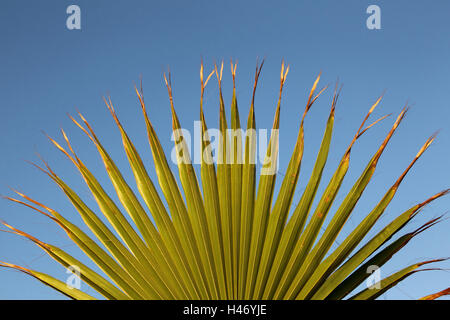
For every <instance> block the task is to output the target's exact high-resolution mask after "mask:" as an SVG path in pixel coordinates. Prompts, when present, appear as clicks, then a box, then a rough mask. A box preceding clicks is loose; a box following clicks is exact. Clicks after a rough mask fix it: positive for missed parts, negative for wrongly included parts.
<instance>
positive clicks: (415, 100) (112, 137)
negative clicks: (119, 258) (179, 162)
mask: <svg viewBox="0 0 450 320" xmlns="http://www.w3.org/2000/svg"><path fill="white" fill-rule="evenodd" d="M70 4H77V5H79V6H80V8H81V30H68V29H67V28H66V18H67V14H66V8H67V7H68V6H69V5H70ZM371 4H377V5H379V6H380V8H381V27H382V28H381V30H368V29H367V28H366V19H367V17H368V14H366V8H367V7H368V6H369V5H371ZM449 14H450V2H448V1H444V0H439V1H438V0H435V1H400V0H397V1H375V0H373V1H349V0H346V1H320V0H319V1H217V0H210V1H199V0H196V1H100V0H97V1H73V2H72V1H33V2H32V1H2V2H1V5H0V43H1V48H0V64H1V71H0V150H1V154H2V156H1V157H0V193H1V194H6V195H11V192H10V191H9V189H8V186H12V187H14V188H18V189H19V190H22V191H24V192H25V193H28V194H29V195H30V196H33V197H35V198H36V199H38V200H41V201H42V202H44V203H46V204H47V205H48V206H50V207H52V208H54V209H57V210H58V211H59V212H61V213H63V214H64V215H65V216H66V217H67V218H70V219H71V220H72V221H74V222H80V219H79V217H78V215H77V213H76V211H75V210H74V209H73V208H72V207H71V206H70V204H69V202H68V201H67V200H66V199H65V198H64V196H63V195H62V193H61V192H60V191H59V190H58V189H57V187H56V186H55V185H53V184H52V183H51V182H50V181H49V180H48V179H47V177H45V176H44V175H42V174H41V173H39V172H38V171H37V170H36V169H33V168H32V167H31V166H30V165H28V164H27V163H25V162H24V160H36V159H37V158H36V156H35V152H39V153H40V154H42V155H43V157H44V158H45V159H47V160H48V161H49V162H50V164H51V165H52V166H53V168H54V169H55V170H56V172H57V173H59V174H61V176H62V177H63V178H64V179H65V180H66V181H67V182H69V183H70V185H71V186H73V188H74V189H75V190H77V191H78V192H79V193H80V195H81V196H82V197H83V198H84V199H85V200H86V202H87V203H88V204H90V205H92V207H93V208H96V206H95V203H94V201H93V199H92V197H91V196H90V194H89V191H88V189H87V187H86V186H85V185H84V184H83V182H82V180H81V178H80V177H79V175H78V174H77V173H76V172H75V170H74V168H73V166H72V165H71V164H70V163H69V162H68V161H67V160H66V159H65V158H64V157H63V156H62V155H61V154H60V153H58V152H57V151H56V150H55V149H54V148H53V147H51V146H50V144H49V143H48V141H47V140H46V139H45V137H44V136H43V135H42V134H41V132H40V131H41V130H45V131H46V132H47V133H49V134H50V135H51V136H54V137H57V138H58V139H60V136H59V135H58V130H59V128H60V127H61V126H62V127H64V128H65V129H66V131H67V132H68V133H69V135H70V137H71V139H72V142H73V144H74V145H75V146H76V149H77V151H78V152H79V155H80V156H81V158H82V159H83V160H85V162H86V163H87V165H88V166H89V167H90V168H91V169H93V170H96V171H98V172H99V173H98V176H99V179H100V180H101V181H102V182H104V183H105V185H106V186H107V190H108V191H111V186H110V184H108V180H107V176H106V174H105V172H104V169H103V166H102V165H101V163H100V159H99V157H98V155H97V153H96V152H95V150H94V147H93V146H92V145H91V144H90V141H88V139H87V138H86V137H85V136H83V134H82V133H80V131H79V130H78V129H77V128H76V127H75V126H74V125H73V124H71V122H70V121H69V120H68V118H67V116H66V113H67V112H70V113H74V112H75V110H76V108H78V109H79V110H80V111H82V112H83V113H84V114H85V116H86V117H87V118H88V119H89V120H90V121H91V122H92V124H93V125H94V128H95V129H96V131H97V134H98V135H99V137H101V139H102V141H104V144H105V146H106V147H107V149H108V151H110V153H111V154H112V156H113V157H114V159H116V161H117V163H118V165H119V167H120V168H121V169H123V171H124V172H125V173H126V174H125V176H126V178H128V179H130V180H129V181H130V183H131V182H133V180H132V175H131V174H130V171H129V169H128V165H127V162H126V158H125V155H124V152H123V150H122V147H121V142H120V140H119V133H118V131H117V130H116V128H115V127H114V123H113V120H112V119H111V117H110V116H109V114H108V112H107V110H106V108H105V107H104V104H103V103H102V100H101V97H102V95H104V94H106V93H110V94H111V96H112V99H113V101H114V104H115V107H116V109H117V112H118V114H119V116H120V118H121V120H122V121H123V123H124V125H125V127H126V129H127V130H128V132H129V134H130V136H131V137H132V138H133V139H134V141H135V144H136V146H137V147H138V149H139V150H140V151H141V154H142V156H143V158H144V160H145V161H146V163H147V167H148V168H149V169H150V170H149V171H151V167H152V160H151V153H150V151H149V148H148V143H147V140H146V134H145V126H144V123H143V120H142V118H141V114H140V110H139V107H138V104H137V100H136V96H135V93H134V91H133V83H134V82H137V81H138V80H139V75H140V74H142V75H143V77H144V91H145V93H146V101H147V103H148V105H149V109H150V110H149V111H150V116H151V119H152V121H153V123H154V125H155V127H156V129H157V131H158V133H159V134H160V139H161V141H162V143H163V144H164V145H165V146H166V149H167V152H169V151H170V149H171V147H172V142H171V141H170V125H171V122H170V111H169V108H168V106H169V105H168V99H167V92H166V91H165V88H164V86H163V82H162V77H161V76H162V71H163V70H164V69H165V68H166V67H167V66H170V69H171V71H172V78H173V90H174V98H175V107H176V108H177V111H178V113H179V117H180V119H181V121H182V124H183V126H184V127H185V128H188V129H191V128H192V127H193V121H195V120H198V98H199V79H198V70H199V63H200V59H201V57H203V58H204V60H205V65H206V69H207V70H210V69H211V68H212V66H213V63H214V61H215V60H217V61H219V60H221V59H222V58H224V59H225V60H226V62H228V60H229V59H230V58H234V59H238V61H239V64H238V67H237V71H238V77H237V83H238V101H239V105H240V110H241V112H242V115H241V119H246V114H247V111H248V105H249V101H250V94H251V86H252V78H253V72H254V65H255V61H256V58H257V57H266V65H265V66H264V69H263V72H262V80H261V86H260V87H259V90H258V93H257V100H256V103H257V105H256V117H257V125H258V127H260V128H269V127H270V126H271V122H272V117H273V114H274V110H275V103H276V99H277V91H278V85H279V68H280V63H281V60H282V59H283V58H284V59H285V60H286V61H287V62H288V63H289V64H290V66H291V71H290V73H289V75H288V79H287V84H286V88H285V92H284V96H283V101H282V103H283V105H282V111H281V123H282V125H281V133H280V137H281V145H280V149H281V152H280V165H281V168H280V169H281V170H282V171H284V170H285V168H286V165H287V162H288V160H289V154H290V152H291V151H292V146H293V142H294V141H295V137H296V134H297V133H296V132H297V129H298V125H299V118H300V116H301V113H302V112H303V108H304V105H305V102H306V98H307V93H308V91H309V88H310V87H311V85H312V82H313V80H314V78H315V76H316V75H317V74H318V73H319V72H320V71H321V70H322V71H323V80H322V82H321V83H322V84H323V85H324V84H328V83H332V82H334V81H335V80H336V78H337V77H339V79H340V80H341V81H342V82H343V83H344V89H343V92H342V95H341V99H340V101H339V104H338V107H337V111H336V123H335V133H334V136H333V146H332V147H331V155H330V158H329V163H328V166H327V168H326V170H325V172H324V177H323V181H325V182H327V181H328V179H329V178H330V176H331V174H332V173H333V172H334V169H335V167H336V164H337V162H338V160H339V158H340V157H341V156H342V153H343V151H344V149H345V147H346V146H347V145H348V143H349V141H350V140H351V137H352V136H353V134H354V132H355V130H356V129H357V127H358V126H359V123H360V121H361V120H362V118H363V116H364V114H365V113H366V112H367V110H368V108H369V107H370V105H371V103H373V102H374V101H375V99H376V98H377V96H378V95H379V94H381V93H382V91H383V90H384V89H387V93H386V95H385V98H384V99H383V101H382V103H381V105H380V107H379V109H378V110H377V111H376V112H375V115H374V119H375V117H377V116H381V115H384V114H387V113H394V114H398V112H399V111H400V109H401V108H402V106H403V105H404V104H405V102H406V101H407V100H409V101H410V102H411V103H412V104H413V108H412V109H411V111H410V112H409V113H408V115H407V117H406V119H405V121H404V122H403V124H402V125H401V127H400V128H399V130H398V132H397V133H396V134H395V136H394V137H393V139H392V142H391V144H390V145H389V146H388V148H387V150H386V152H385V154H384V155H383V156H382V158H381V163H380V165H379V167H378V169H377V171H376V173H375V175H374V178H373V181H372V183H371V184H370V185H369V187H368V189H367V191H366V193H365V194H364V196H363V198H362V199H361V201H360V203H359V204H358V206H357V207H356V209H355V211H354V213H353V215H352V217H351V218H350V220H349V221H348V224H347V226H346V228H344V230H343V231H342V233H341V235H340V236H339V238H338V241H339V240H342V239H343V238H344V236H345V235H347V234H348V232H349V230H351V227H352V226H353V227H354V226H356V224H357V223H358V222H359V221H360V220H361V219H362V217H364V216H365V214H367V213H368V212H369V210H371V209H372V208H373V206H374V205H375V204H376V203H377V202H378V201H379V200H380V198H381V197H382V195H383V194H384V192H385V191H386V190H387V188H388V187H389V186H390V185H391V184H392V183H393V182H394V181H395V180H396V179H397V177H398V175H400V173H401V172H402V171H403V169H404V168H406V166H407V165H408V164H409V162H410V161H411V160H412V158H413V157H414V155H415V154H416V152H417V151H418V149H419V147H420V146H421V144H423V143H424V142H425V140H426V139H427V137H428V136H429V135H431V134H432V133H433V132H434V131H435V130H437V129H441V131H440V134H439V136H438V138H437V140H436V143H435V144H434V145H433V146H432V147H431V148H430V150H429V151H428V152H427V153H426V154H425V155H424V156H423V158H422V159H420V161H419V162H418V163H417V165H416V166H415V167H414V168H413V171H412V172H411V173H410V174H409V175H408V176H407V178H406V179H405V181H404V182H403V184H402V186H401V187H400V190H399V192H398V193H397V196H396V198H395V199H394V201H393V202H392V204H391V205H390V206H389V208H388V210H387V211H386V212H385V215H384V216H383V217H382V219H381V220H380V222H379V223H378V224H377V225H376V226H375V229H374V230H375V231H378V230H380V228H382V227H383V226H384V224H385V223H387V222H389V221H390V220H391V219H393V218H394V217H395V216H396V215H398V214H400V213H401V212H403V211H404V210H406V209H407V208H409V207H411V206H412V205H414V204H415V203H417V202H420V201H423V200H424V199H426V198H427V197H428V196H430V195H432V194H434V193H436V192H438V191H440V190H442V189H444V188H447V187H449V186H450V171H449V166H448V163H449V160H448V159H449V158H450V148H449V147H450V131H449V126H448V123H449V120H450V108H449V107H450V106H449V97H448V92H450V63H449V57H450V38H449V34H450V27H449V24H448V18H449ZM224 82H225V84H224V86H225V87H224V90H225V99H226V103H227V105H228V103H229V101H230V98H231V97H230V85H231V76H230V73H229V65H228V63H227V64H226V67H225V75H224ZM330 101H331V90H329V92H327V93H326V94H324V96H323V98H321V100H320V102H319V103H317V104H316V105H314V109H313V110H312V111H311V113H310V114H309V115H308V118H307V122H306V125H305V140H306V142H305V143H306V146H305V156H304V162H303V166H302V172H301V176H300V184H299V186H298V188H297V193H296V196H295V199H294V201H295V202H296V201H298V199H299V198H300V195H301V191H302V189H303V188H304V185H305V181H306V180H307V179H308V178H309V174H310V170H311V167H312V164H313V161H314V159H315V156H316V152H317V148H318V145H317V143H318V142H319V141H320V139H321V138H322V133H323V128H324V124H325V121H326V117H327V115H328V111H329V105H330ZM205 103H206V105H205V109H206V111H205V112H206V115H207V121H208V123H209V126H210V127H217V121H218V105H217V88H216V82H215V80H214V78H213V81H212V82H211V84H210V85H209V89H208V90H207V93H206V101H205ZM393 120H394V119H393V117H391V118H390V119H389V120H386V121H384V122H383V123H382V124H380V125H377V126H376V127H375V128H374V129H373V130H371V131H370V132H369V133H368V134H367V136H365V137H364V138H363V139H361V141H360V142H359V143H358V144H357V145H356V147H355V148H354V152H353V154H352V162H351V165H350V171H349V174H348V176H347V177H346V180H345V183H344V185H343V186H342V191H343V192H341V193H340V194H339V195H338V198H337V202H338V203H339V201H340V200H342V199H343V195H344V194H345V192H346V191H348V190H349V188H350V187H351V185H352V183H353V182H354V181H355V178H356V177H357V175H359V173H360V170H361V169H362V168H363V166H364V165H365V163H366V162H367V161H368V159H369V158H370V156H371V155H372V153H373V152H374V151H375V150H376V148H377V146H378V144H379V143H380V142H381V141H382V139H383V136H384V134H386V132H387V130H388V129H389V127H390V125H391V123H392V121H393ZM152 177H154V173H153V172H152ZM155 181H156V179H155ZM321 190H323V184H322V186H321ZM334 208H335V207H334ZM449 208H450V198H444V199H441V200H439V201H437V202H435V203H433V204H432V205H430V206H429V207H427V208H426V209H425V210H424V211H423V212H422V213H421V214H420V215H419V216H418V217H417V219H416V220H415V221H414V222H413V223H412V224H411V225H409V226H407V228H406V230H407V231H411V230H413V228H415V227H418V226H419V225H420V224H421V223H424V222H425V221H427V220H429V219H431V218H434V217H436V216H438V215H440V214H443V213H445V212H447V211H448V209H449ZM0 218H1V219H3V220H5V221H7V222H8V223H9V224H12V225H14V226H17V227H19V228H21V229H23V230H25V231H27V232H30V233H32V234H33V235H35V236H36V237H38V238H40V239H41V240H43V241H46V242H49V243H52V244H55V245H58V246H61V247H63V248H64V249H66V250H68V251H69V252H70V253H73V254H74V255H76V256H77V257H82V254H80V252H79V251H78V250H77V249H76V248H75V247H74V246H73V245H72V244H71V241H70V240H69V239H68V238H67V237H66V235H65V234H64V232H63V231H61V230H60V229H59V228H58V227H56V226H55V225H54V224H53V223H51V222H50V221H48V219H46V218H44V217H41V216H39V215H37V214H35V213H34V212H33V211H31V210H29V209H26V208H23V207H20V206H17V205H14V204H11V203H9V202H8V201H6V200H3V201H0ZM449 227H450V222H449V221H448V220H446V221H444V222H442V223H440V224H439V225H437V226H435V227H434V228H433V229H431V230H429V231H427V232H425V233H423V234H421V235H420V236H419V237H417V238H416V239H414V240H413V241H412V242H411V243H410V244H409V245H408V246H407V247H406V248H405V249H404V250H403V251H402V252H400V253H399V254H398V255H396V256H395V257H394V259H393V260H392V261H391V262H390V263H389V264H388V265H386V266H385V267H383V269H382V275H384V276H386V275H388V274H390V273H391V272H393V271H396V270H398V269H399V268H401V267H403V266H406V265H407V264H410V263H413V262H417V261H421V260H423V259H429V258H437V257H443V256H449V255H450V232H449ZM371 234H373V232H372V233H371ZM0 260H4V261H8V262H12V263H16V264H19V265H24V266H28V267H30V268H33V269H37V270H39V271H45V272H48V273H50V274H53V275H56V276H58V277H60V278H61V279H64V278H65V277H66V276H67V275H66V273H65V271H64V269H62V267H60V266H59V265H58V264H57V263H56V262H54V261H53V260H51V259H50V258H48V257H47V256H45V255H44V254H43V253H42V251H40V249H38V248H37V247H36V246H35V245H33V244H32V243H30V242H29V241H27V240H24V239H21V238H18V237H16V236H13V235H10V234H6V233H0ZM439 266H440V267H442V268H449V267H450V264H449V263H441V264H440V265H439ZM449 284H450V277H449V272H448V271H433V272H424V273H421V274H417V275H415V276H413V277H411V278H409V279H407V280H406V281H404V282H402V283H401V284H400V285H399V287H398V288H394V289H392V290H391V291H389V292H388V293H387V294H386V295H384V296H383V297H382V298H388V299H395V298H398V299H410V298H418V297H421V296H423V295H425V294H428V293H432V292H435V291H438V290H441V289H444V288H445V287H448V286H449ZM84 289H87V287H86V288H84ZM87 292H88V293H93V290H92V289H87ZM0 298H1V299H59V298H62V296H61V295H60V294H58V293H56V292H54V291H53V290H52V289H50V288H47V287H45V286H44V285H42V284H41V283H39V282H38V281H36V280H34V279H32V278H31V277H28V276H26V275H24V274H21V273H19V272H16V271H11V270H4V269H2V270H0Z"/></svg>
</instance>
